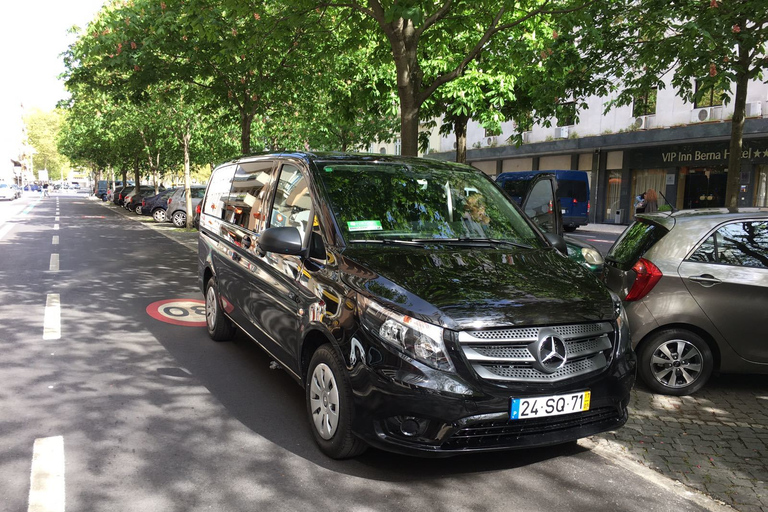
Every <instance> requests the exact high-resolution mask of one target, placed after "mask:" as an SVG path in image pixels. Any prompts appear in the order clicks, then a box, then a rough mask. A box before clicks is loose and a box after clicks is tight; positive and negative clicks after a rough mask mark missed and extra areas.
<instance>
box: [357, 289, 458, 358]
mask: <svg viewBox="0 0 768 512" xmlns="http://www.w3.org/2000/svg"><path fill="white" fill-rule="evenodd" d="M358 303H359V304H360V306H361V308H360V309H361V315H360V318H361V322H362V325H363V327H364V328H365V329H366V330H368V331H369V332H370V333H372V334H373V335H374V336H376V337H377V338H379V339H381V340H383V341H385V342H387V343H389V344H390V345H392V346H394V347H395V348H397V349H398V350H400V351H402V352H404V353H406V354H407V355H409V356H410V357H413V358H414V359H417V360H419V361H421V362H422V363H424V364H426V365H429V366H431V367H432V368H437V369H438V370H443V371H447V372H452V371H454V368H453V363H452V362H451V360H450V359H449V358H448V353H447V351H446V350H445V343H444V342H443V328H442V327H438V326H437V325H432V324H429V323H427V322H422V321H421V320H417V319H415V318H413V317H410V316H406V315H401V314H399V313H396V312H394V311H392V310H390V309H388V308H386V307H384V306H382V305H381V304H378V303H377V302H375V301H373V300H371V299H368V298H365V297H363V296H360V299H359V301H358Z"/></svg>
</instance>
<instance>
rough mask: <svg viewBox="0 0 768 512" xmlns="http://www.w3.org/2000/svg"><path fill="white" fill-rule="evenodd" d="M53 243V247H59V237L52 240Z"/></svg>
mask: <svg viewBox="0 0 768 512" xmlns="http://www.w3.org/2000/svg"><path fill="white" fill-rule="evenodd" d="M51 243H52V244H53V245H59V237H58V236H54V237H53V240H51Z"/></svg>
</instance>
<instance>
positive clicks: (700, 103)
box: [694, 80, 724, 108]
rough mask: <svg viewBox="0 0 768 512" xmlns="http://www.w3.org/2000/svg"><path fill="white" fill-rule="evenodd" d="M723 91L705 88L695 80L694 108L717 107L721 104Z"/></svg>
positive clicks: (711, 87) (709, 87)
mask: <svg viewBox="0 0 768 512" xmlns="http://www.w3.org/2000/svg"><path fill="white" fill-rule="evenodd" d="M723 94H724V91H723V89H720V88H717V87H713V86H707V85H705V84H703V83H701V80H696V96H695V97H696V101H695V103H694V108H702V107H718V106H720V105H722V104H723Z"/></svg>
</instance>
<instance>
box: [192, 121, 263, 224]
mask: <svg viewBox="0 0 768 512" xmlns="http://www.w3.org/2000/svg"><path fill="white" fill-rule="evenodd" d="M248 129H249V132H250V125H249V127H248ZM191 139H192V133H191V131H190V129H189V123H187V125H186V126H185V129H184V135H183V137H182V142H183V144H184V197H185V198H186V200H187V204H186V207H187V229H191V228H192V217H193V216H194V212H193V211H192V189H191V187H190V182H191V181H192V178H191V176H190V172H189V141H190V140H191Z"/></svg>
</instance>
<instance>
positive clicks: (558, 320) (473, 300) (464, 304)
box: [339, 245, 614, 330]
mask: <svg viewBox="0 0 768 512" xmlns="http://www.w3.org/2000/svg"><path fill="white" fill-rule="evenodd" d="M339 266H340V268H339V270H340V271H341V275H343V276H345V280H346V281H348V284H349V285H350V286H352V287H353V288H355V289H357V290H358V291H360V292H361V293H364V294H366V295H369V296H372V297H374V298H377V299H379V300H381V301H382V302H384V303H387V302H390V303H394V304H397V305H398V306H400V307H402V308H403V309H404V310H406V311H407V312H410V313H411V314H413V315H414V316H418V317H421V318H422V319H424V320H425V321H429V322H431V323H434V324H437V325H442V326H444V327H447V328H449V329H456V330H460V329H477V328H481V327H491V326H527V325H553V324H567V323H581V322H594V321H605V320H613V317H614V314H613V301H612V299H611V296H610V293H609V292H608V290H607V289H606V288H605V287H604V286H603V284H602V283H600V282H599V281H598V279H597V278H596V277H595V276H594V275H592V274H591V273H590V272H588V271H587V270H586V269H584V268H583V267H582V266H581V265H579V264H577V263H575V262H572V261H570V260H569V259H568V258H566V257H564V256H562V255H561V254H560V253H559V252H557V251H556V250H555V249H552V248H547V249H508V248H504V249H496V248H487V247H481V248H477V247H471V248H470V247H457V246H450V247H448V246H441V248H439V249H435V248H434V246H431V247H428V248H425V247H391V246H376V247H375V248H372V247H371V246H370V245H369V246H365V247H362V246H361V247H357V246H353V247H348V248H347V249H346V250H345V251H344V252H343V254H342V255H340V258H339Z"/></svg>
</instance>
